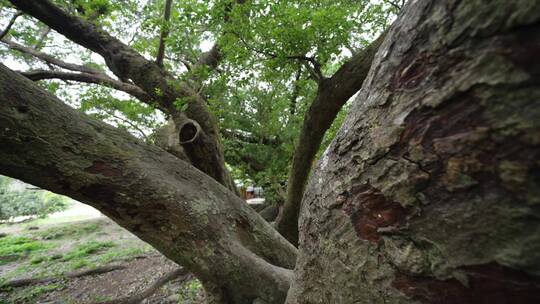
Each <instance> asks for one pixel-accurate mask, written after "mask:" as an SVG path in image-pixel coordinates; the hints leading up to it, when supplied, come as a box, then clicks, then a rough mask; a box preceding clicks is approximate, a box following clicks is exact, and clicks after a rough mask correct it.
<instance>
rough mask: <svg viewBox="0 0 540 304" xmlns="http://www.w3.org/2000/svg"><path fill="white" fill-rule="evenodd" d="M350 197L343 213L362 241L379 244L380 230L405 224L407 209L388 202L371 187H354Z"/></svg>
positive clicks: (379, 192)
mask: <svg viewBox="0 0 540 304" xmlns="http://www.w3.org/2000/svg"><path fill="white" fill-rule="evenodd" d="M348 196H349V198H348V199H347V202H346V203H345V204H344V207H343V211H344V212H345V213H346V214H347V215H348V216H349V218H350V220H351V223H352V224H353V226H354V229H355V231H356V234H357V235H358V236H359V237H360V238H362V239H365V240H368V241H370V242H372V243H377V242H378V241H379V240H380V237H381V236H380V232H379V228H384V227H391V226H400V225H402V224H403V223H404V222H405V219H406V215H407V209H405V208H403V206H401V205H400V204H399V203H397V202H393V201H390V200H388V199H387V198H386V197H385V196H384V195H383V194H382V193H381V191H379V190H378V189H375V188H373V187H372V186H370V185H363V186H360V187H353V190H352V191H351V194H350V195H348Z"/></svg>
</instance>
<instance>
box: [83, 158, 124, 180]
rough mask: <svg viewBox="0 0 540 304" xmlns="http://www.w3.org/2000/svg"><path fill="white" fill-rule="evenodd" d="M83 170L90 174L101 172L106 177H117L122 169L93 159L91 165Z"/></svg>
mask: <svg viewBox="0 0 540 304" xmlns="http://www.w3.org/2000/svg"><path fill="white" fill-rule="evenodd" d="M84 171H85V172H88V173H92V174H101V175H103V176H106V177H118V176H121V175H122V171H121V170H120V169H118V168H114V167H113V166H111V165H109V164H107V163H105V162H103V161H100V160H95V161H94V162H93V163H92V166H90V167H88V168H86V169H84Z"/></svg>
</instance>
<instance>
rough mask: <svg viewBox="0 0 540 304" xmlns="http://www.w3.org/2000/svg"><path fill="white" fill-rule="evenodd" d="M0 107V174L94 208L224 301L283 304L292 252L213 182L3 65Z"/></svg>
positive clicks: (293, 251) (259, 218)
mask: <svg viewBox="0 0 540 304" xmlns="http://www.w3.org/2000/svg"><path fill="white" fill-rule="evenodd" d="M0 103H1V104H2V106H0V174H4V175H8V176H12V177H15V178H18V179H21V180H23V181H25V182H27V183H30V184H33V185H35V186H37V187H40V188H43V189H47V190H50V191H53V192H56V193H59V194H63V195H68V196H70V197H73V198H74V199H76V200H78V201H81V202H84V203H87V204H89V205H92V206H94V207H95V208H97V209H98V210H100V211H101V212H102V213H103V214H105V215H107V216H108V217H110V218H111V219H113V220H114V221H116V222H117V223H118V224H120V225H121V226H123V227H124V228H126V229H128V230H129V231H130V232H132V233H134V234H135V235H137V236H138V237H139V238H140V239H142V240H144V241H146V242H147V243H149V244H150V245H152V246H153V247H154V248H156V249H157V250H159V251H160V252H162V253H163V254H164V255H165V256H167V257H168V258H170V259H171V260H173V261H175V262H177V263H179V264H181V265H182V266H184V267H185V268H186V269H187V270H189V271H190V272H192V273H194V274H195V275H196V276H197V277H198V278H199V279H201V280H202V281H209V282H212V283H214V284H216V285H217V286H218V287H219V288H220V290H222V291H223V292H224V293H225V294H228V295H231V296H232V297H233V298H232V299H231V300H230V301H229V303H233V304H236V303H245V299H253V298H262V299H263V300H265V301H266V302H269V303H283V301H284V300H285V296H286V293H287V289H288V287H289V284H290V280H291V279H292V271H291V270H289V269H292V268H293V267H294V265H295V260H296V249H295V248H294V247H293V246H292V245H291V244H290V243H289V242H287V241H286V240H285V239H284V238H283V237H281V236H280V235H279V234H278V233H277V232H276V231H275V230H274V229H273V228H272V227H271V226H270V225H269V224H268V223H267V222H266V221H264V220H263V219H262V218H261V217H260V216H259V215H258V214H257V213H256V212H255V211H254V210H253V209H251V208H250V207H249V206H248V205H247V204H246V203H245V202H244V201H243V200H242V199H240V198H239V197H237V196H236V195H234V194H233V193H232V192H230V191H229V190H227V189H226V188H225V187H223V186H222V185H221V184H219V183H218V182H217V181H215V180H214V179H212V178H210V177H209V176H208V175H205V174H204V173H202V172H201V171H199V170H197V169H195V168H194V167H193V166H191V165H189V164H187V163H185V162H183V161H181V160H179V159H178V158H176V157H174V156H173V155H171V154H169V153H167V152H166V151H164V150H162V149H160V148H158V147H155V146H152V145H149V144H145V143H144V142H142V141H141V140H138V139H136V138H134V137H133V136H131V135H130V134H128V133H127V132H125V131H122V130H118V129H116V128H113V127H112V126H110V125H107V124H105V123H102V122H100V121H97V120H93V119H90V118H88V117H87V116H86V115H84V114H82V113H80V112H79V111H77V110H75V109H73V108H70V107H69V106H67V105H65V104H64V103H63V102H62V101H60V100H58V99H56V98H55V97H54V96H52V95H51V94H50V93H49V92H47V91H45V90H43V89H41V88H39V87H38V86H37V85H36V84H35V83H33V82H32V81H30V80H28V79H26V78H24V77H23V76H21V75H19V74H17V73H14V72H12V71H10V70H9V69H7V68H6V67H4V66H3V65H0ZM210 249H211V250H210ZM253 278H257V279H256V280H254V279H253Z"/></svg>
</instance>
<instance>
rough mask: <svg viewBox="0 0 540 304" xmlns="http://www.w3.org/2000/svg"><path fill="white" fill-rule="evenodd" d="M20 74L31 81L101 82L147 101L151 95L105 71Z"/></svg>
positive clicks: (43, 71) (48, 71)
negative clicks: (114, 77) (108, 74)
mask: <svg viewBox="0 0 540 304" xmlns="http://www.w3.org/2000/svg"><path fill="white" fill-rule="evenodd" d="M21 74H22V75H23V76H25V77H26V78H28V79H30V80H33V81H38V80H44V79H61V80H70V81H78V82H85V83H95V84H101V85H104V86H107V87H110V88H113V89H116V90H119V91H123V92H125V93H128V94H130V95H132V96H133V97H135V98H137V99H139V100H143V101H147V102H150V101H151V97H150V96H149V95H148V94H146V92H144V91H143V90H142V89H141V88H139V87H138V86H136V85H134V84H131V83H126V82H122V81H119V80H116V79H113V78H111V77H109V76H107V75H106V74H105V73H99V74H97V73H96V74H93V73H71V72H62V71H53V70H34V71H25V72H21Z"/></svg>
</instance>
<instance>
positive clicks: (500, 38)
mask: <svg viewBox="0 0 540 304" xmlns="http://www.w3.org/2000/svg"><path fill="white" fill-rule="evenodd" d="M539 53H540V2H539V1H535V0H521V1H481V0H470V1H457V0H456V1H437V0H416V1H410V2H409V3H408V4H407V5H406V7H405V8H404V11H403V12H402V13H401V16H400V17H399V18H398V21H397V22H396V23H395V24H394V25H393V26H392V28H391V30H390V32H389V33H388V35H387V37H386V39H385V41H384V42H383V44H382V46H381V48H380V50H379V52H378V54H377V56H376V58H375V61H374V64H373V66H372V69H371V71H370V73H369V76H368V78H367V79H366V81H365V82H364V86H363V88H362V91H361V93H360V95H359V96H358V98H357V99H356V100H355V102H354V105H353V107H352V109H351V111H350V113H349V116H348V118H347V120H346V122H345V123H344V126H343V128H342V129H341V130H340V132H339V134H338V136H337V138H336V140H335V141H334V142H333V144H332V145H331V146H330V147H329V148H328V149H327V151H326V152H325V154H324V155H323V157H322V158H321V160H320V161H319V163H318V167H317V169H316V171H315V172H314V175H313V176H312V178H311V179H310V182H309V185H308V190H307V192H306V194H305V196H304V201H303V205H302V209H301V218H300V249H299V251H300V253H299V257H298V264H297V267H296V279H295V281H294V283H293V287H292V289H291V291H290V292H289V297H288V303H540V176H539V172H540V162H539V159H540V82H539V78H538V77H540V65H539V62H540V61H538V55H539Z"/></svg>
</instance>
